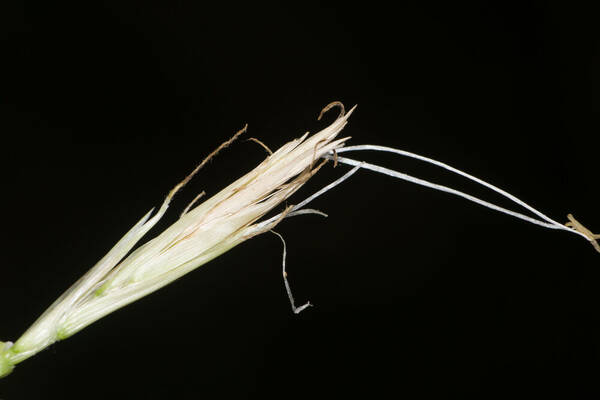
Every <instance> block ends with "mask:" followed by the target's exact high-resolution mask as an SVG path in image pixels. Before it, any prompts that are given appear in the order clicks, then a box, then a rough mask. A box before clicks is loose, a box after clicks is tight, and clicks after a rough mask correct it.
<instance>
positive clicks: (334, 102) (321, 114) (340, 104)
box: [317, 101, 346, 121]
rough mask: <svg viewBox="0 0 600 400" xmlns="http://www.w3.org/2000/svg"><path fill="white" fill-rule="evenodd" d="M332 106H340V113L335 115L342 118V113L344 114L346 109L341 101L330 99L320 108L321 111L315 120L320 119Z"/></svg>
mask: <svg viewBox="0 0 600 400" xmlns="http://www.w3.org/2000/svg"><path fill="white" fill-rule="evenodd" d="M333 107H339V108H340V114H339V115H338V116H337V118H336V119H340V118H342V117H343V116H344V115H346V109H345V108H344V105H343V104H342V102H341V101H332V102H331V103H329V104H327V105H326V106H325V108H323V109H322V110H321V112H320V113H319V116H318V117H317V120H318V121H320V120H321V118H322V117H323V115H324V114H325V113H326V112H327V111H329V110H331V109H332V108H333Z"/></svg>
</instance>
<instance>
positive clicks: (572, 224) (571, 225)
mask: <svg viewBox="0 0 600 400" xmlns="http://www.w3.org/2000/svg"><path fill="white" fill-rule="evenodd" d="M367 150H370V151H379V152H389V153H394V154H398V155H401V156H404V157H410V158H414V159H417V160H420V161H424V162H427V163H430V164H433V165H435V166H438V167H441V168H444V169H446V170H448V171H450V172H452V173H455V174H457V175H460V176H462V177H465V178H467V179H469V180H471V181H473V182H476V183H478V184H480V185H482V186H484V187H486V188H488V189H490V190H492V191H494V192H496V193H498V194H500V195H502V196H504V197H506V198H507V199H509V200H511V201H512V202H513V203H515V204H517V205H519V206H521V207H523V208H525V209H526V210H528V211H530V212H531V213H533V214H534V215H536V216H537V217H538V218H539V219H536V218H532V217H530V216H527V215H525V214H522V213H519V212H515V211H511V210H508V209H506V208H504V207H500V206H497V205H495V204H492V203H490V202H488V201H485V200H482V199H480V198H478V197H475V196H471V195H469V194H467V193H464V192H461V191H459V190H456V189H452V188H449V187H447V186H444V185H440V184H437V183H433V182H429V181H426V180H424V179H420V178H416V177H414V176H411V175H408V174H404V173H402V172H399V171H394V170H392V169H389V168H385V167H381V166H379V165H375V164H370V163H366V162H364V161H357V160H353V159H351V158H346V157H340V156H338V154H339V153H345V152H351V151H367ZM324 157H325V158H327V159H330V160H335V161H337V162H338V163H341V164H347V165H351V166H354V167H355V168H364V169H368V170H371V171H373V172H377V173H380V174H383V175H388V176H391V177H394V178H398V179H402V180H405V181H408V182H411V183H415V184H417V185H421V186H425V187H428V188H431V189H434V190H439V191H442V192H446V193H449V194H453V195H455V196H459V197H462V198H464V199H466V200H469V201H472V202H474V203H477V204H479V205H482V206H484V207H487V208H490V209H492V210H495V211H498V212H501V213H504V214H507V215H510V216H512V217H515V218H518V219H522V220H524V221H527V222H529V223H532V224H534V225H538V226H542V227H544V228H548V229H557V230H563V231H567V232H571V233H573V234H576V235H579V236H581V237H583V238H585V239H586V240H588V241H589V242H590V243H591V244H592V246H594V248H595V249H596V250H597V251H598V252H600V245H599V244H598V242H597V239H600V235H598V234H594V233H592V232H591V231H590V230H589V229H587V228H585V227H584V226H583V225H581V223H579V222H578V221H577V220H576V219H575V218H573V216H572V215H571V214H569V215H568V219H569V222H567V223H566V224H564V225H563V224H561V223H559V222H557V221H555V220H553V219H552V218H550V217H548V216H546V215H545V214H543V213H542V212H540V211H538V210H536V209H535V208H533V207H532V206H530V205H529V204H527V203H525V202H524V201H522V200H521V199H519V198H517V197H515V196H513V195H512V194H510V193H508V192H506V191H504V190H502V189H500V188H498V187H496V186H494V185H492V184H491V183H488V182H485V181H484V180H481V179H479V178H476V177H474V176H473V175H470V174H468V173H466V172H464V171H461V170H459V169H457V168H454V167H451V166H450V165H448V164H445V163H443V162H441V161H437V160H434V159H432V158H429V157H425V156H422V155H419V154H415V153H412V152H409V151H405V150H400V149H395V148H393V147H387V146H378V145H372V144H365V145H357V146H347V147H344V148H339V149H336V150H332V151H331V152H330V153H329V154H327V155H325V156H324Z"/></svg>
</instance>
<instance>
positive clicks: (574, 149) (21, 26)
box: [0, 1, 600, 400]
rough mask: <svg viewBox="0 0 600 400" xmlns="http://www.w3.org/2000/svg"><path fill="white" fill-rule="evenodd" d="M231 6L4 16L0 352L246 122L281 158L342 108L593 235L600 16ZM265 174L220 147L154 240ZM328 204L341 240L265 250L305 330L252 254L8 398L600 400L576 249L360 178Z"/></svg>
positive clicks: (60, 350)
mask: <svg viewBox="0 0 600 400" xmlns="http://www.w3.org/2000/svg"><path fill="white" fill-rule="evenodd" d="M216 3H217V2H211V3H209V4H202V3H201V2H176V1H171V2H162V3H158V2H138V3H129V2H127V3H126V2H120V1H114V2H104V3H103V2H96V3H90V2H73V3H71V4H60V5H57V4H54V2H39V3H35V4H34V3H29V2H25V3H24V4H16V5H14V6H8V8H6V7H7V5H8V3H5V2H3V6H2V7H3V8H4V9H3V10H2V12H0V26H2V49H1V53H2V56H1V59H0V60H1V64H2V66H3V67H4V72H3V73H2V75H1V76H2V78H0V79H1V81H0V82H1V87H0V101H1V105H0V107H1V108H0V131H1V132H2V139H1V140H2V142H1V144H0V146H1V147H0V148H1V155H0V164H1V169H0V177H1V180H2V196H1V198H0V207H1V208H2V215H3V218H2V229H1V242H0V243H1V247H0V249H1V252H2V260H1V263H0V265H1V266H0V304H2V308H1V318H0V340H15V339H17V338H18V337H19V335H20V334H21V333H23V332H24V330H25V329H26V328H27V327H28V326H29V325H30V324H31V323H32V322H33V321H34V319H35V318H36V317H37V316H38V315H39V314H40V313H41V312H42V311H43V310H44V309H45V308H46V307H47V306H48V305H49V304H50V303H51V302H52V301H53V300H54V299H55V298H56V297H57V296H58V295H59V294H60V293H61V292H62V291H63V290H64V289H66V288H67V287H68V286H69V285H70V284H71V283H73V282H74V281H75V280H76V279H77V278H78V277H79V276H80V275H82V274H83V273H84V272H85V271H86V270H87V269H88V268H89V267H91V266H92V265H93V264H94V263H95V262H96V261H97V260H98V259H99V258H100V257H102V256H103V255H104V254H105V253H106V251H108V249H109V248H110V247H111V246H112V245H113V244H114V243H115V242H116V241H117V240H118V239H119V238H120V237H121V236H122V235H123V234H124V233H125V232H126V230H127V229H129V227H131V226H132V225H133V224H134V223H135V222H136V221H137V220H138V219H139V218H140V217H141V216H142V215H143V214H144V213H145V212H146V211H148V210H149V209H150V208H151V207H153V206H156V205H159V204H160V202H161V201H162V199H163V196H164V195H165V194H166V193H167V192H168V191H169V190H170V188H171V187H172V186H173V185H174V184H175V183H177V182H178V181H179V180H180V179H181V178H182V177H183V176H185V174H186V173H187V172H189V171H190V170H191V169H192V168H193V167H194V166H195V164H196V163H197V162H198V161H199V160H201V159H202V158H203V157H204V156H205V155H206V154H208V153H209V152H210V151H211V150H212V149H213V148H215V147H216V146H217V145H218V144H219V143H221V142H222V141H224V140H226V139H227V138H228V137H229V136H231V135H232V134H233V133H234V132H235V131H237V130H238V129H239V128H241V127H242V126H243V124H244V123H248V124H249V133H248V135H247V137H250V136H254V137H258V138H260V139H261V140H262V141H264V142H265V143H266V144H268V145H269V146H271V147H272V148H277V147H279V146H281V145H282V144H283V143H285V142H287V141H289V140H290V139H292V138H294V137H297V136H299V135H301V134H302V133H303V132H304V131H306V130H310V131H311V132H315V131H317V130H319V129H320V128H322V127H324V126H326V124H327V123H328V122H331V121H332V120H333V119H334V115H328V116H327V120H326V121H321V122H318V121H316V116H317V115H318V112H319V111H320V109H321V107H323V106H324V105H326V104H327V103H329V102H330V101H332V100H341V101H343V102H344V103H345V104H346V105H347V106H348V107H349V106H351V105H354V104H358V109H357V111H356V113H355V114H354V115H353V116H352V117H351V119H350V122H349V124H348V126H347V127H346V129H345V131H344V133H345V134H347V135H351V136H352V137H353V139H352V141H351V143H353V144H362V143H371V144H383V145H389V146H394V147H398V148H402V149H406V150H410V151H415V152H417V153H421V154H424V155H428V156H431V157H434V158H437V159H440V160H442V161H446V162H448V163H450V164H452V165H454V166H456V167H458V168H462V169H464V170H466V171H468V172H471V173H474V174H475V175H477V176H479V177H482V178H484V179H487V180H489V181H490V182H492V183H494V184H497V185H498V186H500V187H502V188H504V189H506V190H508V191H510V192H511V193H513V194H515V195H517V196H519V197H521V198H522V199H524V200H525V201H528V202H530V203H531V204H533V205H534V206H536V207H537V208H539V209H540V210H542V211H544V212H546V213H547V214H548V215H550V216H552V217H554V218H556V219H558V220H559V221H565V220H566V214H567V213H568V212H572V213H574V214H575V216H576V217H578V218H579V219H580V220H581V221H582V222H584V223H585V224H586V225H588V226H589V227H590V228H591V229H592V230H594V229H595V230H596V231H598V230H600V213H599V212H598V207H597V205H598V199H599V198H600V193H599V191H598V185H597V181H598V179H597V166H598V162H597V156H598V147H597V145H596V144H595V143H594V141H595V138H596V136H597V134H598V131H599V128H600V126H599V125H600V122H599V121H600V119H599V117H600V112H599V106H600V102H599V98H600V94H599V93H600V84H599V82H600V72H599V71H600V69H599V67H600V65H599V59H598V55H599V53H598V29H597V18H596V15H597V14H596V13H595V12H594V10H591V9H586V8H579V7H577V6H575V5H574V4H573V5H566V4H565V3H567V2H558V1H557V2H533V3H532V2H517V5H511V6H509V5H506V4H505V3H504V2H497V3H488V2H461V3H460V4H455V2H440V4H438V3H434V2H416V3H412V2H406V3H404V2H402V3H401V4H400V5H396V7H395V8H389V7H388V6H386V5H383V4H377V3H375V2H361V4H357V5H352V4H350V3H340V2H338V3H337V4H334V5H330V6H324V5H314V4H308V3H304V2H297V3H294V4H290V5H269V6H263V5H257V4H253V2H248V3H247V4H246V5H245V6H239V5H234V4H231V3H229V2H221V3H220V5H216ZM569 4H571V3H569ZM355 157H356V158H359V159H365V160H370V161H373V162H377V163H379V164H383V165H386V166H388V167H392V168H396V169H400V170H402V171H405V172H408V173H412V174H416V175H418V176H420V177H424V178H427V179H431V180H435V181H438V182H441V183H445V184H448V185H451V186H453V187H456V188H459V189H463V190H468V191H469V192H470V193H473V194H477V195H482V196H485V198H486V199H488V200H493V201H497V202H499V203H500V204H502V205H508V203H507V202H505V201H504V200H502V199H500V198H499V197H498V196H496V195H494V194H493V193H487V192H485V191H483V190H481V189H480V188H478V187H476V186H474V185H472V184H469V183H467V182H464V180H461V179H458V178H456V177H454V176H450V175H449V174H447V173H444V172H443V171H440V170H438V169H435V168H432V167H429V166H427V165H424V164H422V163H418V162H416V161H412V160H403V159H400V158H399V157H395V156H390V155H385V154H375V153H363V154H355ZM263 158H264V152H263V150H262V149H261V148H260V147H259V146H257V145H255V144H253V143H251V142H244V141H240V142H238V143H237V144H235V145H234V146H232V147H231V148H230V149H229V150H227V151H226V152H224V153H223V154H222V155H220V156H219V157H218V158H217V159H215V160H214V161H213V162H212V163H211V164H210V165H209V166H208V167H207V168H206V169H205V170H203V171H202V172H201V173H200V174H199V175H198V176H197V177H196V178H195V179H194V181H192V183H191V184H190V185H188V187H187V188H186V190H185V191H184V192H182V193H181V194H180V195H178V197H177V198H176V200H175V201H174V203H173V204H172V206H171V212H170V213H169V214H168V215H167V216H166V217H165V218H164V219H163V220H162V221H161V223H160V224H159V226H157V227H156V228H155V229H154V230H153V231H152V233H151V235H150V236H152V235H153V234H156V232H159V231H160V230H161V229H164V228H165V227H167V226H168V225H169V224H170V223H172V222H173V221H175V219H176V218H177V215H178V213H179V211H180V210H182V209H183V208H184V207H185V205H186V204H187V202H189V201H190V200H191V199H192V198H193V197H194V196H195V194H196V193H198V192H199V191H201V190H205V191H207V193H208V194H209V195H211V194H214V193H216V192H217V191H218V190H219V189H220V188H222V187H224V186H225V185H226V184H228V183H229V182H231V181H232V180H233V179H235V178H237V177H238V176H240V175H241V174H243V173H244V172H246V171H248V170H249V169H250V168H252V167H253V166H254V165H255V164H257V163H258V162H260V161H261V160H262V159H263ZM346 170H347V167H344V166H340V167H338V168H337V169H333V168H331V166H328V167H327V168H325V169H324V170H322V172H320V173H319V175H318V176H316V177H315V178H314V179H313V180H312V181H311V182H309V184H307V185H306V186H305V188H303V190H302V191H301V192H300V193H298V194H296V196H295V197H294V198H292V199H291V200H290V202H292V203H293V202H294V201H299V200H301V199H302V198H303V197H304V196H307V195H309V194H310V193H312V192H313V191H315V190H317V189H318V188H320V187H321V186H323V185H324V184H326V183H328V182H330V181H331V180H333V179H335V178H336V177H337V176H339V175H341V174H342V173H343V172H344V171H346ZM314 207H317V208H319V209H322V210H323V211H325V212H327V213H329V218H328V219H321V218H319V217H315V216H307V217H302V218H300V217H299V218H294V219H291V220H287V221H284V222H283V223H282V224H281V225H280V226H279V227H278V231H279V232H280V233H282V234H283V235H284V236H285V237H286V239H287V244H288V272H289V273H290V279H291V284H292V286H293V288H294V290H295V295H296V297H297V299H298V302H303V301H305V300H307V299H309V300H311V302H313V303H314V304H315V305H316V306H315V307H314V308H312V309H310V310H308V311H305V312H304V313H302V314H300V315H298V316H296V315H293V314H292V313H291V310H290V309H289V303H288V300H287V298H286V295H285V291H284V287H283V283H282V282H281V275H280V262H281V244H280V242H279V240H278V239H277V238H276V237H275V236H273V235H263V236H260V237H258V238H255V239H252V240H251V241H249V242H246V243H244V244H242V245H240V246H238V247H237V248H234V249H233V250H231V251H230V252H228V253H226V254H225V255H223V256H221V257H219V258H218V259H216V260H214V261H212V262H211V263H209V264H207V265H205V266H203V267H202V268H200V269H198V270H197V271H194V272H193V273H191V274H189V275H187V276H185V277H184V278H183V279H181V280H179V281H177V282H175V283H173V284H171V285H170V286H168V287H166V288H164V289H162V290H160V291H159V292H157V293H154V294H152V295H151V296H148V297H146V298H144V299H142V300H140V301H138V302H136V303H134V304H132V305H130V306H128V307H126V308H125V309H122V310H120V311H118V312H116V313H114V314H112V315H110V316H108V317H106V318H104V319H103V320H101V321H99V322H97V323H95V324H94V325H92V326H90V327H89V328H87V329H85V330H84V331H82V332H81V333H79V334H77V335H75V336H73V337H72V338H70V339H69V340H66V341H64V342H60V343H58V344H55V345H53V346H52V347H50V348H49V349H48V350H46V351H43V352H42V353H40V354H38V355H36V356H35V357H33V358H31V359H29V360H27V361H25V362H23V363H22V364H20V365H18V366H17V368H16V369H15V371H14V372H13V374H12V375H10V376H9V377H8V378H7V379H4V380H2V381H0V398H2V400H16V399H42V398H62V399H71V398H73V399H74V398H128V397H129V398H133V396H136V397H139V398H161V399H162V398H165V397H170V398H180V397H181V398H183V397H185V398H215V397H218V398H265V397H277V398H282V399H295V398H302V399H308V398H347V397H348V396H349V395H359V396H363V397H365V398H380V397H382V396H384V395H385V396H394V397H396V396H397V397H401V396H402V397H404V398H418V397H431V396H435V397H436V398H449V397H461V398H464V397H465V396H467V395H476V396H478V397H479V398H490V397H494V396H499V397H505V396H507V395H510V396H511V397H515V396H517V395H527V396H529V397H532V396H533V397H537V396H547V395H549V394H555V395H556V394H557V395H560V396H562V397H567V398H592V397H594V396H597V395H600V389H599V388H598V385H597V383H598V373H599V372H600V371H599V370H600V368H599V367H598V361H599V351H600V347H599V346H600V312H599V301H600V291H599V290H598V288H599V287H600V269H599V266H600V254H597V253H595V252H594V250H593V248H592V247H591V246H590V245H589V244H588V243H586V242H585V241H584V240H582V239H581V238H578V237H576V236H574V235H569V234H568V233H565V232H558V231H550V230H544V229H542V228H539V227H536V226H533V225H529V224H526V223H523V222H521V221H518V220H515V219H512V218H510V217H507V216H504V215H501V214H498V213H495V212H493V211H490V210H488V209H484V208H482V207H480V206H477V205H473V204H470V203H468V202H466V201H464V200H462V199H458V198H454V197H452V196H449V195H446V194H444V193H439V192H434V191H431V190H429V189H425V188H422V187H418V186H414V185H412V184H409V183H405V182H401V181H395V180H393V179H391V178H387V177H383V176H378V175H375V174H373V173H369V172H366V171H365V172H359V173H357V174H356V175H355V176H354V177H353V178H352V179H351V180H350V181H348V182H346V183H344V184H343V185H342V186H340V187H338V188H336V189H335V190H334V191H332V192H330V193H328V194H327V195H326V196H324V197H323V198H320V199H319V200H317V201H316V202H315V203H314ZM82 396H84V397H82Z"/></svg>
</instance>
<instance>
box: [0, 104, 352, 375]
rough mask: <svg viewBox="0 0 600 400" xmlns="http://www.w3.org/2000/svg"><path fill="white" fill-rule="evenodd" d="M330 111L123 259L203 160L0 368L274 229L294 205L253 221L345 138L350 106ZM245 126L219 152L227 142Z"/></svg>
mask: <svg viewBox="0 0 600 400" xmlns="http://www.w3.org/2000/svg"><path fill="white" fill-rule="evenodd" d="M332 106H340V108H341V113H340V115H339V117H338V118H337V119H336V120H335V121H334V122H333V123H332V124H331V125H329V126H328V127H327V128H325V129H323V130H322V131H320V132H318V133H317V134H314V135H312V136H310V137H309V135H308V133H306V134H305V135H303V136H302V137H301V138H299V139H296V140H293V141H291V142H289V143H287V144H285V145H284V146H283V147H281V148H280V149H279V150H277V151H275V152H274V153H273V154H271V155H269V156H268V157H267V158H266V159H265V160H264V161H263V162H262V163H261V164H259V165H258V166H257V167H256V168H254V170H252V171H251V172H249V173H247V174H246V175H244V176H243V177H241V178H239V179H238V180H237V181H235V182H234V183H232V184H231V185H229V186H228V187H226V188H225V189H223V190H221V191H220V192H219V193H217V194H216V195H214V196H212V197H211V198H209V199H207V200H205V201H204V202H202V203H201V204H199V205H197V206H196V207H194V208H192V209H189V210H186V211H187V212H184V213H183V214H182V215H181V217H180V219H179V220H178V221H177V222H175V223H174V224H173V225H171V226H170V227H169V228H167V229H166V230H165V231H164V232H162V233H161V234H159V235H158V236H157V237H155V238H154V239H152V240H150V241H148V242H147V243H145V244H143V245H142V246H140V247H138V248H137V249H136V250H135V251H133V252H132V253H131V254H130V255H128V256H127V253H129V252H130V250H131V249H132V248H133V247H134V246H135V245H136V244H137V242H138V241H139V240H140V239H141V238H142V237H143V236H144V235H145V234H146V233H147V232H148V231H149V230H150V229H151V228H152V227H153V226H154V225H155V224H156V223H157V222H158V220H159V219H160V218H161V217H162V216H163V215H164V213H165V211H166V210H167V208H168V206H169V203H170V201H171V199H172V197H173V196H174V195H175V193H176V192H177V191H178V190H179V189H180V188H181V187H182V186H184V185H185V184H186V183H187V182H188V181H189V180H190V179H191V177H192V176H193V175H194V174H195V173H196V172H197V171H198V170H199V169H200V167H201V166H202V165H204V164H205V163H206V161H207V160H205V161H204V162H203V163H202V164H201V165H199V166H198V168H196V169H195V170H194V171H193V172H192V173H191V174H190V175H189V176H188V177H186V179H184V181H182V182H181V183H180V184H179V185H177V186H176V187H175V188H174V189H173V190H172V191H171V192H170V193H169V195H168V196H167V198H166V199H165V201H164V203H163V204H162V206H161V207H160V209H159V210H158V212H157V213H156V214H155V215H154V216H153V217H152V218H150V215H151V213H152V211H150V212H148V213H147V214H146V215H145V216H144V217H143V218H142V219H141V220H140V221H139V222H138V223H137V224H136V225H135V226H134V227H133V228H132V229H131V230H130V231H129V232H128V233H127V234H126V235H125V236H124V237H123V238H122V239H121V240H120V241H119V242H118V243H117V244H116V245H115V247H114V248H113V249H112V250H111V251H110V252H109V253H108V254H107V255H106V256H105V257H104V258H103V259H102V260H100V262H99V263H98V264H97V265H96V266H94V267H93V268H92V269H91V270H90V271H89V272H88V273H87V274H85V275H84V276H83V277H82V278H81V279H80V280H79V281H78V282H77V283H75V284H74V285H73V286H72V287H71V288H70V289H69V290H68V291H67V292H66V293H64V294H63V295H62V296H61V297H60V298H59V299H58V300H57V301H56V302H55V303H54V304H53V305H52V306H51V307H50V308H49V309H48V310H47V311H46V312H45V313H44V314H43V315H42V316H41V317H40V318H39V319H38V320H37V321H36V322H35V323H34V324H33V325H32V326H31V327H30V328H29V329H28V330H27V331H26V332H25V334H23V336H22V337H21V338H20V339H19V340H18V341H17V342H16V343H15V344H14V346H12V347H10V349H8V348H6V349H4V350H3V352H2V354H0V364H2V362H3V361H2V359H4V361H5V362H6V363H10V364H16V363H18V362H21V361H23V360H24V359H26V358H28V357H30V356H32V355H34V354H35V353H37V352H39V351H40V350H42V349H43V348H45V347H47V346H49V345H50V344H52V343H54V342H55V341H57V340H60V339H64V338H66V337H69V336H71V335H73V334H74V333H76V332H78V331H79V330H81V329H83V328H84V327H86V326H87V325H89V324H91V323H93V322H94V321H97V320H98V319H100V318H102V317H103V316H105V315H107V314H109V313H111V312H113V311H115V310H117V309H119V308H121V307H123V306H125V305H127V304H129V303H131V302H133V301H136V300H137V299H139V298H141V297H143V296H146V295H147V294H150V293H152V292H154V291H156V290H157V289H159V288H161V287H163V286H165V285H167V284H169V283H171V282H173V281H174V280H175V279H178V278H179V277H181V276H183V275H185V274H187V273H188V272H190V271H192V270H194V269H196V268H198V267H199V266H201V265H203V264H205V263H206V262H208V261H210V260H212V259H213V258H215V257H217V256H219V255H221V254H222V253H224V252H226V251H227V250H229V249H231V248H232V247H234V246H236V245H238V244H240V243H241V242H243V241H245V240H247V239H250V238H251V237H253V236H256V235H258V234H260V233H263V232H266V231H269V230H270V229H271V228H273V227H274V226H275V225H276V224H277V223H279V222H280V221H281V220H282V219H283V218H284V217H285V216H286V215H288V214H289V213H290V212H291V211H292V208H293V206H289V207H287V208H286V209H285V210H284V211H283V212H282V213H281V214H279V215H278V216H277V218H275V219H273V218H271V219H270V220H267V221H265V222H266V223H265V222H263V223H258V221H259V220H260V219H261V218H262V217H264V216H265V215H266V214H267V213H268V212H269V211H271V210H272V209H273V208H275V207H276V206H278V205H279V204H281V203H282V202H283V201H284V200H286V199H287V198H288V197H289V196H291V195H292V194H293V193H294V192H295V191H297V190H298V189H299V188H300V187H301V186H302V185H303V184H304V183H305V182H306V181H307V180H308V179H309V178H310V177H311V176H313V175H314V174H315V173H316V172H317V171H318V170H319V169H320V167H321V166H322V164H323V160H320V159H321V157H323V156H324V155H326V154H328V153H330V152H332V151H334V150H336V149H339V148H340V147H342V146H343V145H344V142H345V141H346V140H347V139H348V138H342V139H336V137H337V136H338V134H339V133H340V131H341V130H342V129H343V128H344V126H345V125H346V123H347V119H348V117H349V116H350V115H351V114H352V112H353V110H354V109H352V110H350V111H349V112H348V113H347V114H345V113H344V109H343V106H342V105H341V103H337V102H334V103H332V104H331V105H330V106H328V108H327V109H329V108H331V107H332ZM245 129H246V128H244V129H242V130H241V131H240V132H238V134H236V136H234V137H233V138H232V140H230V141H228V142H226V143H224V145H223V146H221V147H220V148H219V149H217V151H218V150H220V149H221V148H222V147H226V146H227V145H229V144H230V143H231V141H233V140H234V139H235V138H236V137H237V136H239V134H241V133H242V132H243V131H245ZM214 153H216V151H215V152H214ZM214 153H213V154H211V156H209V157H208V158H210V157H212V155H214ZM208 158H207V159H208ZM125 256H127V257H125ZM7 346H10V345H7ZM0 367H1V365H0ZM0 369H1V368H0ZM0 372H1V371H0ZM1 375H2V373H0V376H1Z"/></svg>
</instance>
